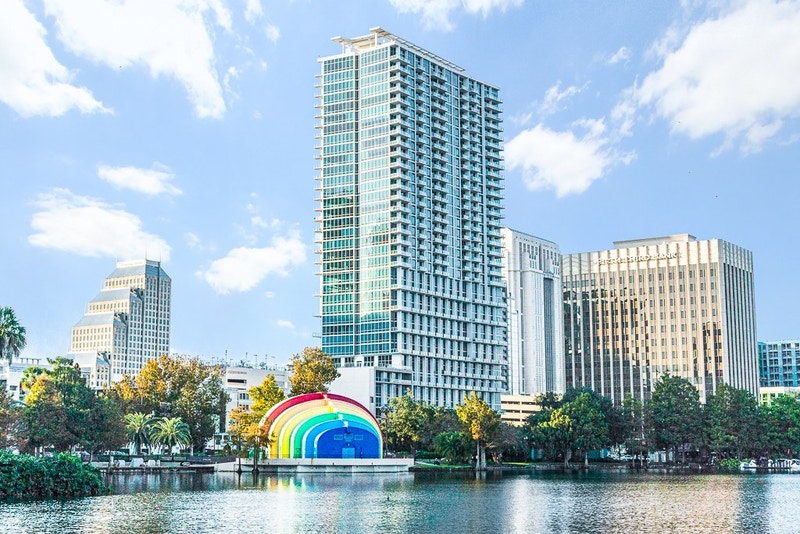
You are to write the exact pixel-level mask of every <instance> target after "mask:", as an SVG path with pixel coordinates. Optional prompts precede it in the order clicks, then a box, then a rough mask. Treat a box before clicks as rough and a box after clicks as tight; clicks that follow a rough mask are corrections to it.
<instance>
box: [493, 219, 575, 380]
mask: <svg viewBox="0 0 800 534" xmlns="http://www.w3.org/2000/svg"><path fill="white" fill-rule="evenodd" d="M501 232H502V242H503V278H504V279H505V283H506V287H507V291H508V294H507V303H508V379H509V390H510V391H509V392H510V394H511V395H538V394H540V393H546V392H548V391H553V392H556V393H563V392H564V389H565V382H564V335H563V333H564V326H563V319H564V314H563V311H562V306H563V295H562V293H561V253H560V252H559V250H558V245H556V244H555V243H553V242H551V241H546V240H544V239H540V238H538V237H534V236H532V235H528V234H524V233H522V232H517V231H515V230H511V229H510V228H503V229H502V231H501Z"/></svg>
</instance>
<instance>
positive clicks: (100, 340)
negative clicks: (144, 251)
mask: <svg viewBox="0 0 800 534" xmlns="http://www.w3.org/2000/svg"><path fill="white" fill-rule="evenodd" d="M171 292H172V280H171V279H170V277H169V276H168V275H167V273H166V272H164V269H163V268H162V267H161V262H158V261H151V260H145V261H129V262H120V263H117V268H116V269H114V272H112V273H111V274H110V275H109V276H108V277H107V278H106V279H105V282H104V283H103V289H101V290H100V292H99V293H98V294H97V296H96V297H94V299H92V300H91V302H89V307H88V310H87V312H86V314H85V315H84V316H83V318H82V319H81V320H80V321H78V323H77V324H76V325H75V326H74V327H73V328H72V348H71V352H72V353H74V354H75V355H77V356H80V355H81V354H83V355H84V356H85V355H90V356H91V358H80V357H78V358H76V360H78V361H79V362H80V363H81V366H82V367H84V365H85V366H86V367H88V368H89V369H90V370H91V375H92V385H93V386H95V387H98V386H103V385H105V384H102V383H100V384H98V380H99V381H101V382H102V381H103V380H102V379H101V376H98V375H101V374H102V373H103V371H102V369H101V368H100V369H99V368H98V366H97V365H95V364H94V361H95V358H94V356H95V355H96V356H98V359H99V360H100V361H105V362H106V364H107V367H108V370H107V371H106V372H107V373H108V375H107V376H106V377H105V378H106V379H110V381H111V382H116V381H118V380H120V379H121V378H122V377H123V375H126V374H127V375H131V376H135V375H137V374H138V373H139V371H141V369H142V367H143V366H144V364H145V363H147V362H148V361H150V360H153V359H155V358H157V357H158V356H160V355H162V354H169V332H170V298H171ZM100 367H102V366H100Z"/></svg>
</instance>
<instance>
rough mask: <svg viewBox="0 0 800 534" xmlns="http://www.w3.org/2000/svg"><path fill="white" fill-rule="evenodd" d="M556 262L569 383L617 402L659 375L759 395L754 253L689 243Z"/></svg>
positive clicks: (618, 248)
mask: <svg viewBox="0 0 800 534" xmlns="http://www.w3.org/2000/svg"><path fill="white" fill-rule="evenodd" d="M614 247H615V248H613V249H611V250H604V251H599V252H587V253H580V254H568V255H565V256H564V257H563V262H562V270H561V275H562V282H563V286H564V327H565V328H564V329H565V356H566V382H567V385H568V386H575V387H580V386H589V387H591V388H592V389H594V390H595V391H597V392H599V393H601V394H602V395H605V396H607V397H610V398H611V399H612V400H614V402H617V403H619V402H621V401H622V400H623V399H624V398H625V396H626V395H632V396H633V397H635V398H639V399H642V398H645V399H646V398H649V395H650V392H651V388H652V387H653V385H654V383H655V382H656V381H657V380H658V378H659V377H660V376H663V375H664V374H667V373H669V374H671V375H673V376H675V375H677V376H681V377H683V378H686V379H688V380H689V381H690V382H691V383H692V384H694V385H695V386H696V387H697V389H698V391H699V393H700V398H701V400H702V401H703V402H705V399H706V398H707V397H708V396H709V395H711V394H712V393H713V392H714V391H715V390H716V387H717V385H719V384H720V383H722V382H725V383H727V384H730V385H732V386H734V387H737V388H742V389H746V390H748V391H751V392H752V393H753V395H756V394H757V393H758V356H757V352H756V351H757V349H756V322H755V293H754V284H753V254H752V252H750V251H749V250H745V249H744V248H742V247H739V246H736V245H733V244H731V243H728V242H726V241H722V240H720V239H711V240H707V241H698V240H697V239H696V238H695V237H693V236H691V235H689V234H680V235H673V236H668V237H658V238H651V239H641V240H633V241H619V242H615V243H614Z"/></svg>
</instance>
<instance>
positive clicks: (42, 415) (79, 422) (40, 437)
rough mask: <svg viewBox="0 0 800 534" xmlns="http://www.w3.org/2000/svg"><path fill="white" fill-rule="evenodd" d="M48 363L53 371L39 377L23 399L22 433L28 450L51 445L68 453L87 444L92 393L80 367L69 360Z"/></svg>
mask: <svg viewBox="0 0 800 534" xmlns="http://www.w3.org/2000/svg"><path fill="white" fill-rule="evenodd" d="M48 362H50V364H51V365H52V369H50V370H47V371H45V372H44V373H42V374H41V375H39V377H38V378H37V379H36V381H35V382H34V383H33V385H32V386H31V390H30V392H29V393H28V394H27V395H26V397H25V401H26V404H27V406H28V407H27V408H26V409H25V410H24V415H23V427H24V430H23V433H24V435H25V437H26V438H27V440H28V446H29V447H34V448H36V447H43V446H53V447H54V448H55V449H56V450H57V451H68V450H69V449H70V448H71V447H73V446H76V445H84V444H85V443H86V440H87V437H88V435H89V433H90V432H91V425H90V414H91V410H92V405H93V403H94V399H95V393H94V392H93V391H92V390H91V389H89V388H88V387H87V386H86V384H85V381H84V379H83V377H82V376H81V371H80V367H78V365H76V364H74V363H73V362H72V360H70V359H69V358H64V357H58V358H56V359H55V360H48Z"/></svg>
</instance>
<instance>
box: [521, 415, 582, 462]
mask: <svg viewBox="0 0 800 534" xmlns="http://www.w3.org/2000/svg"><path fill="white" fill-rule="evenodd" d="M531 435H532V441H533V443H534V444H535V445H536V446H538V447H543V448H545V449H546V450H548V451H550V452H557V453H560V454H561V455H563V459H564V468H565V469H566V468H567V467H569V461H570V459H571V458H572V446H573V443H574V442H575V437H574V432H573V422H572V419H571V418H570V417H569V415H567V414H566V413H565V411H564V410H563V408H556V409H555V410H553V411H552V412H550V418H549V419H548V420H547V421H543V422H540V423H538V424H537V425H536V427H534V428H533V429H532V432H531Z"/></svg>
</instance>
